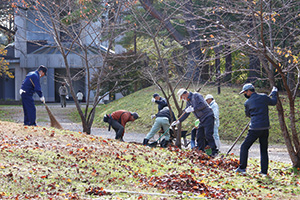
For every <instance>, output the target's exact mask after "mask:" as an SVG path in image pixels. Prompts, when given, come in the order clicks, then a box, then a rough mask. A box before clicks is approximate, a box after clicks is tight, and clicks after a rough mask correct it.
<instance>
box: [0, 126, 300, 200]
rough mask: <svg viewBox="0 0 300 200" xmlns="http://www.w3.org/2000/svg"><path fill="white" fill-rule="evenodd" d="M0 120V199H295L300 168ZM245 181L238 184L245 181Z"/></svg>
mask: <svg viewBox="0 0 300 200" xmlns="http://www.w3.org/2000/svg"><path fill="white" fill-rule="evenodd" d="M237 166H238V159H237V157H235V156H233V155H229V156H228V157H225V158H224V157H218V158H216V159H211V158H210V157H208V156H207V155H206V154H202V153H201V152H197V151H190V150H189V151H185V150H180V149H177V148H175V147H170V148H168V149H160V148H150V147H145V146H142V145H138V144H134V143H126V142H119V141H116V140H110V139H103V138H101V137H97V136H93V135H86V134H84V133H81V132H71V131H65V130H57V129H53V128H45V127H27V126H23V125H22V124H20V123H13V122H4V121H0V176H1V179H0V198H1V199H90V198H99V197H100V199H149V200H151V199H190V198H193V199H196V198H203V197H208V198H213V199H266V198H274V199H299V194H300V190H299V188H300V187H299V186H300V185H299V184H300V182H299V174H298V173H299V169H294V171H292V169H290V166H289V165H288V164H284V163H280V162H273V161H270V170H269V176H267V177H262V176H260V175H258V171H259V162H258V160H254V159H249V165H248V168H247V173H248V174H247V175H241V174H236V173H235V172H234V169H236V167H237ZM245 182H247V184H246V185H245V184H244V183H245Z"/></svg>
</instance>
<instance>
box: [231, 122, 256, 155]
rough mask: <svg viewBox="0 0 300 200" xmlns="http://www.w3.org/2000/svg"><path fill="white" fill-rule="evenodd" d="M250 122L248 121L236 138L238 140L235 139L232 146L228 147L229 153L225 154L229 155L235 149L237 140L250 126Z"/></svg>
mask: <svg viewBox="0 0 300 200" xmlns="http://www.w3.org/2000/svg"><path fill="white" fill-rule="evenodd" d="M250 122H251V121H249V122H248V124H247V125H246V126H245V128H244V129H243V130H242V132H241V134H240V135H239V136H238V137H237V138H236V140H235V141H234V143H233V144H232V146H231V147H230V148H229V149H228V151H227V153H226V155H225V156H227V155H228V154H229V152H230V151H231V150H232V149H233V147H234V146H235V144H236V143H237V141H238V140H239V139H240V138H241V137H242V135H243V134H244V132H245V131H246V129H247V128H248V126H249V125H250Z"/></svg>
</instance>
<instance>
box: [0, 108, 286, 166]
mask: <svg viewBox="0 0 300 200" xmlns="http://www.w3.org/2000/svg"><path fill="white" fill-rule="evenodd" d="M48 107H49V108H50V110H51V111H52V113H53V114H54V116H55V117H56V119H57V120H58V121H59V123H60V124H61V125H62V127H63V128H64V129H66V130H71V131H82V128H81V125H80V124H76V123H73V122H71V121H70V120H69V118H68V117H67V115H68V113H70V112H72V111H73V110H74V108H75V105H74V104H68V105H67V107H66V108H61V106H60V104H48ZM0 109H7V110H10V112H11V113H12V114H11V116H12V120H13V121H15V122H17V123H23V110H22V106H5V107H0ZM37 123H38V125H39V126H46V127H47V126H48V127H50V121H49V117H48V114H47V112H46V109H45V108H44V106H37ZM92 135H97V136H101V137H103V138H111V139H113V138H115V132H114V131H113V130H111V131H110V132H108V131H107V129H103V128H92ZM145 136H146V133H126V134H125V135H124V140H125V141H126V142H138V143H142V141H143V139H144V137H145ZM157 138H158V134H156V135H155V139H157ZM241 142H242V141H241ZM231 145H232V143H227V142H226V141H222V146H221V152H222V153H226V152H227V151H228V149H229V148H230V147H231ZM239 149H240V144H236V145H235V147H234V148H233V149H232V151H231V153H234V154H235V155H239ZM249 157H251V158H260V150H259V144H258V143H255V144H254V145H253V146H252V147H251V149H250V151H249ZM269 159H270V160H274V161H282V162H286V163H290V164H291V160H290V157H289V155H288V153H287V150H286V147H285V146H284V145H269Z"/></svg>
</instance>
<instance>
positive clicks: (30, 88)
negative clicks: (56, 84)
mask: <svg viewBox="0 0 300 200" xmlns="http://www.w3.org/2000/svg"><path fill="white" fill-rule="evenodd" d="M30 80H31V81H32V82H31V81H30ZM32 83H33V84H34V85H33V84H32ZM21 89H22V90H24V91H25V94H26V95H30V96H32V95H33V94H34V93H35V92H36V93H37V94H38V95H39V97H42V96H43V93H42V90H41V85H40V75H39V72H38V71H32V72H29V73H28V74H27V75H26V78H25V79H24V81H23V83H22V86H21Z"/></svg>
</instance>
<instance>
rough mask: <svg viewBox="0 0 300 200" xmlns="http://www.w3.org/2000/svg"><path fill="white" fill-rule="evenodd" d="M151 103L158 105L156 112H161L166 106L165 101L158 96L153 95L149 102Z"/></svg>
mask: <svg viewBox="0 0 300 200" xmlns="http://www.w3.org/2000/svg"><path fill="white" fill-rule="evenodd" d="M151 101H152V102H153V103H156V104H158V112H159V111H160V110H162V109H163V108H164V107H166V106H168V103H167V100H166V99H165V98H162V97H161V96H159V94H157V93H154V94H153V98H152V100H151Z"/></svg>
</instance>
